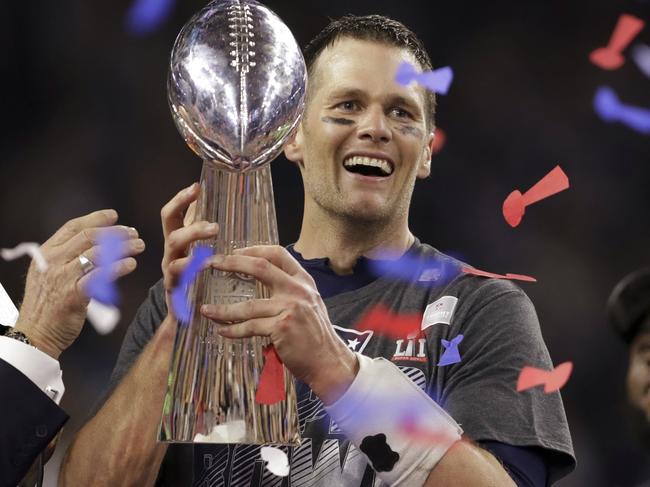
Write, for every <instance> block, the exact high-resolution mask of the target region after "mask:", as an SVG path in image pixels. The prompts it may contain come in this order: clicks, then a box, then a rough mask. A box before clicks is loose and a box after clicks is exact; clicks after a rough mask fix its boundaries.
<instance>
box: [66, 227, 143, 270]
mask: <svg viewBox="0 0 650 487" xmlns="http://www.w3.org/2000/svg"><path fill="white" fill-rule="evenodd" d="M104 232H111V233H112V234H113V235H115V236H116V238H119V239H121V240H129V239H137V238H138V231H137V230H136V229H135V228H132V227H126V226H124V225H116V226H112V227H107V228H98V227H94V228H84V229H83V230H81V231H80V232H79V233H77V234H76V235H75V236H74V237H72V238H71V239H70V240H68V241H67V242H65V243H63V244H62V245H60V246H59V248H58V249H57V252H61V254H62V257H63V258H64V259H65V262H70V261H71V260H72V259H76V258H77V257H79V256H80V255H81V254H85V252H86V251H87V250H88V249H90V248H92V247H93V246H97V245H96V244H97V243H98V242H99V241H100V239H101V235H102V233H104ZM142 250H144V248H143V249H142ZM85 255H86V257H88V258H89V259H90V260H92V261H93V262H97V260H96V259H92V258H90V256H89V255H87V254H85Z"/></svg>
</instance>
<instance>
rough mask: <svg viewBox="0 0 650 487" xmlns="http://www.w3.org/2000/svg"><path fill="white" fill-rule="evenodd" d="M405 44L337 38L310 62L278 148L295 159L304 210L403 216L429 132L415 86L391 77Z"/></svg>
mask: <svg viewBox="0 0 650 487" xmlns="http://www.w3.org/2000/svg"><path fill="white" fill-rule="evenodd" d="M403 61H408V62H410V63H411V64H416V61H415V59H414V58H413V56H412V55H411V54H410V53H409V52H408V51H406V50H403V49H400V48H397V47H394V46H390V45H387V44H383V43H376V42H371V41H363V40H357V39H352V38H347V37H343V38H339V39H337V40H336V41H335V42H334V44H332V45H331V46H328V47H327V48H325V49H324V50H323V52H322V53H321V54H320V55H319V57H318V59H317V60H316V62H315V65H314V66H313V69H312V77H311V78H310V80H309V82H310V84H311V85H310V94H309V97H308V102H307V107H306V110H305V115H304V119H303V121H302V123H301V125H300V127H299V129H298V132H297V134H296V137H295V139H294V141H293V142H292V143H290V144H289V145H288V146H287V147H286V148H285V155H286V156H287V158H288V159H289V160H291V161H294V162H295V163H297V164H298V166H299V167H300V170H301V173H302V177H303V182H304V187H305V216H306V218H338V219H344V220H346V221H348V222H351V223H355V222H356V223H362V222H372V223H377V222H384V223H386V224H390V223H392V222H399V221H400V219H401V221H403V222H404V223H406V221H407V217H408V208H409V204H410V200H411V194H412V192H413V187H414V184H415V179H416V177H419V178H425V177H427V176H428V175H429V172H430V169H429V168H430V160H431V144H432V142H433V135H432V134H431V133H430V131H429V130H428V129H427V124H426V116H425V98H424V91H423V89H422V88H420V87H417V86H415V85H414V84H412V85H409V86H407V87H404V86H400V85H398V84H396V83H395V81H394V77H395V73H396V72H397V68H398V66H399V65H400V63H402V62H403Z"/></svg>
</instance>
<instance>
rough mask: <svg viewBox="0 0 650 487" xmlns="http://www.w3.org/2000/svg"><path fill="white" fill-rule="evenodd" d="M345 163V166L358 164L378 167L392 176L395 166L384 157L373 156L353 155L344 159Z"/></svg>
mask: <svg viewBox="0 0 650 487" xmlns="http://www.w3.org/2000/svg"><path fill="white" fill-rule="evenodd" d="M343 165H344V166H345V167H352V166H358V165H363V166H374V167H378V168H379V169H381V171H382V172H383V173H384V174H385V175H386V176H390V175H391V174H392V172H393V168H392V167H391V165H390V164H389V163H388V161H386V160H384V159H375V158H373V157H364V156H352V157H349V158H347V159H346V160H345V161H343Z"/></svg>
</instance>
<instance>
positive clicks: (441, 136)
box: [431, 127, 447, 155]
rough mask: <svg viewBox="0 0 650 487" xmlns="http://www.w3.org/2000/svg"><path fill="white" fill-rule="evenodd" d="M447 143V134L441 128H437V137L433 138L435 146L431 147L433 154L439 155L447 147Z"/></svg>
mask: <svg viewBox="0 0 650 487" xmlns="http://www.w3.org/2000/svg"><path fill="white" fill-rule="evenodd" d="M446 141H447V134H446V133H445V131H444V130H442V129H441V128H440V127H436V136H435V137H434V138H433V145H432V146H431V154H432V155H433V154H437V153H438V152H440V151H441V150H442V148H443V147H444V146H445V142H446Z"/></svg>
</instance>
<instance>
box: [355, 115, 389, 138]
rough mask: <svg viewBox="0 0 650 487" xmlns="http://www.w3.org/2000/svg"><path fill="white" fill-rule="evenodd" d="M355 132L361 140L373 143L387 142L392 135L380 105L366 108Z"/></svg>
mask: <svg viewBox="0 0 650 487" xmlns="http://www.w3.org/2000/svg"><path fill="white" fill-rule="evenodd" d="M357 134H358V137H359V138H360V139H361V140H370V141H372V142H375V143H379V142H381V143H387V142H389V141H390V140H391V139H392V137H393V133H392V132H391V130H390V127H389V126H388V122H387V120H386V116H385V115H384V112H383V109H382V108H380V107H376V108H368V110H367V111H366V113H365V114H364V115H363V117H362V119H361V120H360V123H359V129H358V131H357Z"/></svg>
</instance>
